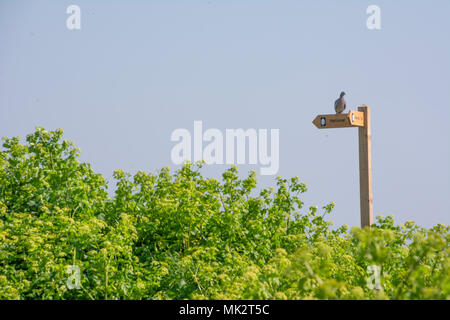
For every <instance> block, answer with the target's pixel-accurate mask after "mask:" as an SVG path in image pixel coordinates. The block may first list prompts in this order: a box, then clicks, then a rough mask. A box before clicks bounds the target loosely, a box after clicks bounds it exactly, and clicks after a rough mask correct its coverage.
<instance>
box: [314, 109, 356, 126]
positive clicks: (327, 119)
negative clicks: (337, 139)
mask: <svg viewBox="0 0 450 320" xmlns="http://www.w3.org/2000/svg"><path fill="white" fill-rule="evenodd" d="M313 123H314V125H315V126H316V127H317V128H319V129H330V128H348V127H364V113H363V112H361V111H353V110H350V111H349V112H348V113H340V114H320V115H318V116H317V117H316V118H315V119H314V120H313Z"/></svg>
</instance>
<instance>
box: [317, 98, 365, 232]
mask: <svg viewBox="0 0 450 320" xmlns="http://www.w3.org/2000/svg"><path fill="white" fill-rule="evenodd" d="M313 123H314V125H315V126H316V127H317V128H319V129H332V128H349V127H358V144H359V195H360V209H361V227H370V225H371V224H372V223H373V214H372V212H373V209H372V158H371V153H372V147H371V141H370V138H371V132H370V131H371V129H370V108H369V107H368V106H366V105H362V106H360V107H358V111H354V110H350V111H349V112H348V113H340V114H319V115H318V116H317V117H316V118H315V119H314V120H313Z"/></svg>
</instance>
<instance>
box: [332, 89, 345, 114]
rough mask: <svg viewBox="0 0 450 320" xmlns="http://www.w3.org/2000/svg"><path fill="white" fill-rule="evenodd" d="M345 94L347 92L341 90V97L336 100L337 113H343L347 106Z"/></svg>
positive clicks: (335, 108)
mask: <svg viewBox="0 0 450 320" xmlns="http://www.w3.org/2000/svg"><path fill="white" fill-rule="evenodd" d="M344 96H345V92H341V95H340V96H339V99H337V100H336V101H335V102H334V110H335V111H336V114H339V113H342V112H343V111H344V110H345V107H346V106H347V105H346V103H345V99H344Z"/></svg>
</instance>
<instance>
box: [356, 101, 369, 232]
mask: <svg viewBox="0 0 450 320" xmlns="http://www.w3.org/2000/svg"><path fill="white" fill-rule="evenodd" d="M358 111H362V112H364V126H363V127H358V138H359V190H360V202H361V203H360V206H361V228H363V227H370V226H371V225H372V223H373V210H372V165H371V162H372V155H371V154H372V146H371V128H370V108H369V107H368V106H366V105H362V106H360V107H358Z"/></svg>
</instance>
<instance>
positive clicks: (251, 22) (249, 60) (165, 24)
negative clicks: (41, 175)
mask: <svg viewBox="0 0 450 320" xmlns="http://www.w3.org/2000/svg"><path fill="white" fill-rule="evenodd" d="M71 4H76V5H78V6H79V7H80V8H81V30H68V29H67V27H66V19H67V18H68V17H69V15H68V14H66V8H67V7H68V6H69V5H71ZM372 4H375V5H378V6H379V7H380V8H381V30H369V29H368V28H367V27H366V19H367V17H368V15H367V14H366V9H367V7H368V6H369V5H372ZM449 15H450V1H448V0H442V1H439V0H435V1H406V0H404V1H401V0H399V1H378V0H374V1H362V0H345V1H344V0H343V1H336V0H329V1H325V0H323V1H313V0H309V1H293V0H292V1H286V0H271V1H264V0H258V1H256V0H253V1H250V0H240V1H237V0H227V1H224V0H223V1H217V0H216V1H213V0H210V1H206V0H198V1H197V0H184V1H167V0H166V1H163V0H160V1H156V0H154V1H131V0H127V1H125V0H123V1H112V0H109V1H106V0H105V1H94V0H89V1H82V0H73V1H62V0H58V1H56V0H55V1H42V0H34V1H20V0H10V1H8V0H0V136H8V137H12V136H21V137H25V136H26V135H27V134H29V133H31V132H33V131H34V128H35V127H36V126H44V127H45V128H46V129H48V130H54V129H56V128H62V129H63V130H64V133H65V138H66V139H69V140H73V141H74V142H75V144H76V145H77V146H78V147H80V148H81V150H82V154H81V160H82V161H86V162H89V163H91V165H92V167H93V168H94V170H95V171H97V172H100V173H102V174H103V175H104V176H105V177H106V178H107V179H108V180H109V181H111V182H112V184H113V181H112V173H113V171H114V170H115V169H118V168H121V169H123V170H125V171H129V172H132V173H134V172H136V171H137V170H144V171H147V172H156V171H157V170H159V169H160V168H162V167H163V166H171V167H172V168H177V167H178V166H175V165H173V164H172V163H171V159H170V151H171V149H172V148H173V146H174V145H175V142H171V141H170V135H171V133H172V131H174V130H175V129H177V128H187V129H188V130H190V131H191V132H193V121H194V120H202V121H203V127H204V130H205V129H208V128H218V129H220V130H222V132H225V129H227V128H228V129H236V128H243V129H248V128H255V129H280V170H279V172H278V174H277V175H280V176H283V177H286V178H288V177H292V176H299V177H300V180H301V181H303V182H305V183H306V184H307V186H308V192H307V193H305V194H304V195H303V196H302V199H303V200H304V201H305V205H306V207H308V206H310V205H317V206H319V207H321V206H324V205H326V204H327V203H329V202H330V201H334V202H335V203H336V208H335V210H334V211H333V213H332V215H331V216H330V217H329V219H330V220H333V221H334V222H335V225H336V226H339V225H342V224H349V225H351V226H352V225H359V224H360V213H359V176H358V174H359V170H358V133H357V131H358V130H357V129H356V128H345V129H332V130H318V129H317V128H315V127H314V126H313V124H312V123H311V121H312V120H313V119H314V117H315V116H316V115H317V114H324V113H333V112H334V110H333V102H334V100H335V99H337V97H338V95H339V93H340V91H342V90H344V91H345V92H346V93H347V96H346V98H347V107H349V108H350V109H353V110H355V109H357V107H358V106H359V105H361V104H366V105H368V106H370V107H371V115H372V168H373V207H374V215H375V216H376V215H379V214H381V215H388V214H393V215H394V218H395V220H396V221H397V222H400V223H403V222H405V221H407V220H414V221H416V222H417V223H418V224H421V225H423V226H426V227H430V226H432V225H435V224H437V223H445V224H450V204H449V201H450V143H449V142H450V141H449V140H450V139H449V138H450V126H449V122H450V88H449V84H450V41H449V40H448V36H449V33H450V32H449V31H450V18H449ZM226 168H228V166H227V165H212V166H208V167H206V168H205V169H204V170H203V172H204V174H205V176H208V177H220V174H221V173H222V172H223V171H224V170H225V169H226ZM252 169H256V170H257V171H258V172H259V166H258V165H256V166H251V165H243V166H240V170H242V176H245V175H246V172H247V171H249V170H252ZM258 179H259V181H260V183H259V188H261V187H267V186H269V185H274V184H275V176H260V175H259V174H258ZM112 189H113V188H112ZM304 212H305V210H304Z"/></svg>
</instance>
